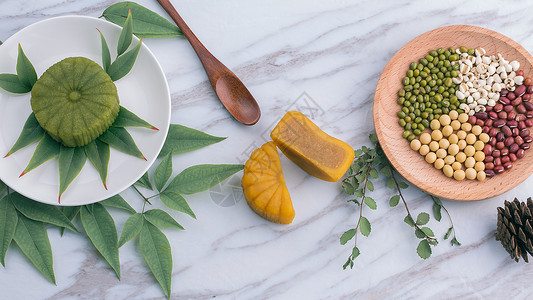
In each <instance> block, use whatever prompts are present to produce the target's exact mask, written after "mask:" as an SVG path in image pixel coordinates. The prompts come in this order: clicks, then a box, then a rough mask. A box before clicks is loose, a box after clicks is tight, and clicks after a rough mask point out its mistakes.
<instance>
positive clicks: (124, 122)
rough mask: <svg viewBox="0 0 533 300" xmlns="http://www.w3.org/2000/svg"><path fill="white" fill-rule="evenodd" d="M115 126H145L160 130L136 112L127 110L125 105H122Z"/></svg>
mask: <svg viewBox="0 0 533 300" xmlns="http://www.w3.org/2000/svg"><path fill="white" fill-rule="evenodd" d="M113 126H114V127H145V128H148V129H152V130H159V129H157V128H156V127H154V126H153V125H152V124H150V123H148V122H146V121H145V120H143V119H141V118H139V117H138V116H137V115H136V114H134V113H132V112H131V111H129V110H127V109H126V108H124V107H123V106H120V110H119V111H118V116H117V118H116V119H115V121H114V122H113Z"/></svg>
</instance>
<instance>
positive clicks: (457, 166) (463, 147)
mask: <svg viewBox="0 0 533 300" xmlns="http://www.w3.org/2000/svg"><path fill="white" fill-rule="evenodd" d="M468 119H469V118H468V115H467V114H466V113H462V114H458V112H457V111H455V110H452V111H451V112H450V113H449V114H447V115H441V116H440V117H439V119H438V120H433V121H431V124H430V128H431V129H432V132H431V134H430V133H427V132H424V133H422V134H421V135H420V139H414V140H412V141H411V149H413V150H415V151H418V152H419V153H420V155H422V156H425V160H426V162H428V163H430V164H433V166H434V167H435V168H436V169H439V170H441V169H442V171H443V172H444V175H446V176H447V177H453V178H454V179H456V180H463V179H465V178H467V179H478V180H484V179H485V177H486V174H485V172H484V170H485V164H484V162H483V161H484V160H485V153H484V152H483V150H484V148H485V143H486V142H488V141H489V135H488V134H487V133H483V129H482V127H481V126H479V125H473V126H472V124H471V123H469V120H468Z"/></svg>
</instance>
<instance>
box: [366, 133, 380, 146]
mask: <svg viewBox="0 0 533 300" xmlns="http://www.w3.org/2000/svg"><path fill="white" fill-rule="evenodd" d="M368 138H369V139H370V141H371V142H372V143H374V144H375V143H377V142H378V136H377V135H376V134H375V133H371V134H370V135H368Z"/></svg>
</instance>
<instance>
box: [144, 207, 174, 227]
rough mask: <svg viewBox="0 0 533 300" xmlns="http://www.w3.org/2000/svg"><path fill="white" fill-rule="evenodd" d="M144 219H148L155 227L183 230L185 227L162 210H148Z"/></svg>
mask: <svg viewBox="0 0 533 300" xmlns="http://www.w3.org/2000/svg"><path fill="white" fill-rule="evenodd" d="M144 217H145V218H146V220H148V221H149V222H150V223H152V224H154V225H155V226H159V227H163V228H177V229H183V226H181V225H180V224H179V223H178V222H176V220H174V218H172V217H171V216H170V215H169V214H168V213H166V212H165V211H163V210H160V209H150V210H147V211H145V212H144Z"/></svg>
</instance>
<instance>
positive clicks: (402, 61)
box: [373, 25, 533, 201]
mask: <svg viewBox="0 0 533 300" xmlns="http://www.w3.org/2000/svg"><path fill="white" fill-rule="evenodd" d="M452 46H453V47H456V48H458V47H459V46H466V47H467V48H469V49H470V48H480V47H481V48H484V49H485V50H486V51H487V55H497V53H501V54H502V55H503V57H505V59H507V60H509V61H512V60H517V61H519V62H520V69H522V70H524V74H525V77H533V56H531V54H529V52H528V51H527V50H526V49H524V48H523V47H522V46H520V45H519V44H518V43H517V42H515V41H513V40H511V39H510V38H508V37H506V36H504V35H502V34H499V33H497V32H495V31H492V30H488V29H485V28H481V27H476V26H469V25H454V26H447V27H441V28H437V29H434V30H432V31H429V32H426V33H424V34H422V35H420V36H418V37H416V38H415V39H413V40H412V41H410V42H409V43H407V44H406V45H405V46H403V47H402V48H401V49H400V50H399V51H398V52H396V54H395V55H394V56H393V57H392V58H391V60H390V61H389V62H388V63H387V66H385V69H384V70H383V72H382V74H381V76H380V78H379V81H378V84H377V87H376V93H375V95H374V107H373V116H374V126H375V128H376V134H377V136H378V139H379V143H380V145H381V147H382V148H383V151H384V152H385V154H386V155H387V157H388V159H389V161H390V162H391V163H392V165H393V166H394V168H396V170H397V171H398V172H399V173H400V174H401V175H402V176H403V177H404V178H405V179H407V180H408V181H409V182H411V183H413V184H414V185H416V186H417V187H419V188H420V189H422V190H424V191H425V192H428V193H430V194H433V195H435V196H438V197H442V198H446V199H453V200H460V201H473V200H481V199H486V198H490V197H494V196H497V195H500V194H502V193H505V192H507V191H508V190H510V189H512V188H514V187H516V186H517V185H518V184H520V183H521V182H522V181H524V180H525V179H526V178H527V177H529V175H531V173H532V172H533V151H526V155H525V156H524V157H523V158H522V159H519V160H517V161H516V162H514V163H513V168H512V169H510V170H507V171H505V172H504V173H503V174H500V175H496V176H495V177H493V178H487V179H486V180H485V181H482V182H480V181H477V180H463V181H456V180H454V179H452V178H448V177H446V176H444V174H443V173H442V171H441V170H437V169H435V168H434V167H433V165H431V164H428V163H426V161H425V160H424V157H423V156H421V155H420V154H418V152H415V151H413V150H411V148H410V146H409V142H408V141H407V140H406V139H404V138H403V137H402V133H403V128H402V127H401V126H400V125H398V117H397V115H396V114H397V112H398V111H399V110H400V108H401V107H400V105H399V104H397V100H398V96H397V93H398V90H399V89H400V88H401V87H402V83H401V81H402V78H403V77H404V76H405V74H406V72H407V70H408V69H409V65H410V63H411V62H413V61H418V59H420V58H422V57H423V56H425V55H426V54H427V53H428V52H429V51H430V50H435V49H437V48H440V47H443V48H448V47H452ZM426 131H428V130H426Z"/></svg>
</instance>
